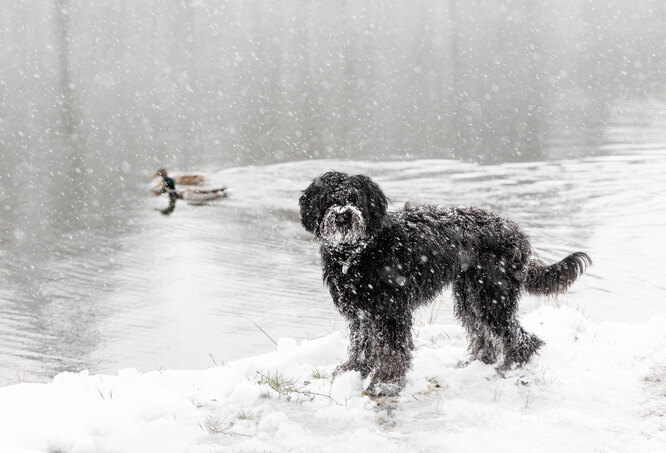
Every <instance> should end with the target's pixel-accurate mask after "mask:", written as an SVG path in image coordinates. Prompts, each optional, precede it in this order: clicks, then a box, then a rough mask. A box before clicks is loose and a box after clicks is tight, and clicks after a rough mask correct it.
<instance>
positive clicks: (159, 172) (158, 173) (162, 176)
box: [153, 168, 167, 179]
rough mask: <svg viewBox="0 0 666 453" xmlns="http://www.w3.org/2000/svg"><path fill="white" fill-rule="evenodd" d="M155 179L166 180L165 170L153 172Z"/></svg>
mask: <svg viewBox="0 0 666 453" xmlns="http://www.w3.org/2000/svg"><path fill="white" fill-rule="evenodd" d="M157 177H160V178H162V179H164V178H166V177H167V171H166V168H160V169H159V170H157V171H156V172H155V174H154V175H153V178H157Z"/></svg>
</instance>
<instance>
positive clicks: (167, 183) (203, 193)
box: [153, 168, 227, 203]
mask: <svg viewBox="0 0 666 453" xmlns="http://www.w3.org/2000/svg"><path fill="white" fill-rule="evenodd" d="M184 176H197V177H200V178H202V179H201V181H203V176H200V175H180V177H178V176H175V177H173V178H171V177H170V176H169V175H168V174H167V171H166V170H165V169H163V168H162V169H159V170H158V171H157V172H156V173H155V175H153V178H156V177H160V178H162V181H161V182H160V184H159V185H158V186H157V187H156V188H155V189H156V190H154V192H155V193H156V194H157V195H159V194H163V193H166V194H168V195H169V198H171V199H180V200H186V201H189V202H190V203H205V202H208V201H213V200H217V199H219V198H223V197H226V196H227V193H226V190H227V188H226V187H215V186H197V187H188V188H186V189H176V184H183V183H179V182H178V181H179V180H180V178H183V177H184ZM190 181H193V179H190ZM183 185H187V184H183ZM190 185H191V184H190Z"/></svg>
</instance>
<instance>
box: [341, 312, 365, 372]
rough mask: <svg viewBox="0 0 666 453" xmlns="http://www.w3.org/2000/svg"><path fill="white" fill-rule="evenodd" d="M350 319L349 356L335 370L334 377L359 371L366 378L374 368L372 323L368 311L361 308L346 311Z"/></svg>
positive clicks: (346, 315)
mask: <svg viewBox="0 0 666 453" xmlns="http://www.w3.org/2000/svg"><path fill="white" fill-rule="evenodd" d="M344 315H345V317H346V318H347V320H348V321H349V349H348V351H349V358H348V359H347V361H346V362H344V363H342V364H341V365H339V366H338V367H337V368H336V369H335V371H334V372H333V378H335V377H336V376H338V375H339V374H341V373H344V372H345V371H358V372H360V373H361V377H362V378H363V379H365V378H366V377H368V375H369V374H370V371H372V368H373V362H374V357H373V353H372V344H371V341H370V336H371V333H372V324H371V323H370V322H369V320H368V315H367V313H365V312H363V311H361V310H349V312H348V313H344Z"/></svg>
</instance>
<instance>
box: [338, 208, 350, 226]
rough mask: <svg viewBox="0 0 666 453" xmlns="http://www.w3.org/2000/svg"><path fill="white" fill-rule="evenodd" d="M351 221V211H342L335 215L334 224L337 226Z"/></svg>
mask: <svg viewBox="0 0 666 453" xmlns="http://www.w3.org/2000/svg"><path fill="white" fill-rule="evenodd" d="M350 222H351V212H350V211H342V212H339V213H338V214H336V216H335V224H336V225H338V226H342V225H347V224H349V223H350Z"/></svg>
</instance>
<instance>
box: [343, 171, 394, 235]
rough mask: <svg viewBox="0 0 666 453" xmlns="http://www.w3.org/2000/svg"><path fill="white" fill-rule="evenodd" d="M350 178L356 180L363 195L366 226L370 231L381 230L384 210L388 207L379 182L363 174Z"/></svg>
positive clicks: (384, 215)
mask: <svg viewBox="0 0 666 453" xmlns="http://www.w3.org/2000/svg"><path fill="white" fill-rule="evenodd" d="M352 179H353V180H354V181H355V182H356V184H357V185H358V187H359V188H360V190H361V191H362V192H363V194H364V195H365V202H366V203H367V205H366V208H367V211H368V214H367V217H368V219H367V220H368V228H369V229H370V230H371V231H379V230H381V228H382V226H383V224H384V219H385V217H386V210H387V209H388V198H387V197H386V195H384V191H383V190H382V188H381V187H379V184H377V183H376V182H374V181H373V180H372V179H370V177H368V176H365V175H354V176H352Z"/></svg>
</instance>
